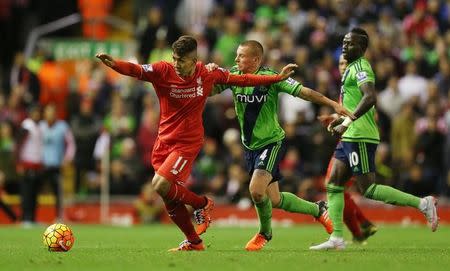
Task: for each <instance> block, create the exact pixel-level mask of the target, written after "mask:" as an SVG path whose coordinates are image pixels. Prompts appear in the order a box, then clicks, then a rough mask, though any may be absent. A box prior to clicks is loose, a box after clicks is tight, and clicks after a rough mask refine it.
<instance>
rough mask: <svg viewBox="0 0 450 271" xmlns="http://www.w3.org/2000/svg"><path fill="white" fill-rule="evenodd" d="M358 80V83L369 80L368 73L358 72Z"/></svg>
mask: <svg viewBox="0 0 450 271" xmlns="http://www.w3.org/2000/svg"><path fill="white" fill-rule="evenodd" d="M356 79H357V80H358V81H363V80H365V79H367V72H365V71H361V72H358V73H357V74H356Z"/></svg>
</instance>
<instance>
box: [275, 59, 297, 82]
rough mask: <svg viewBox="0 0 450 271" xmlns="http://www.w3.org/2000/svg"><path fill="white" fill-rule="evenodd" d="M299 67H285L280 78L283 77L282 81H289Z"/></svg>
mask: <svg viewBox="0 0 450 271" xmlns="http://www.w3.org/2000/svg"><path fill="white" fill-rule="evenodd" d="M297 67H298V65H297V64H292V63H291V64H287V65H286V66H284V67H283V69H282V70H281V72H280V74H279V76H280V77H281V80H285V79H288V78H289V76H291V75H293V74H294V70H295V69H296V68H297Z"/></svg>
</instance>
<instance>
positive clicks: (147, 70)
mask: <svg viewBox="0 0 450 271" xmlns="http://www.w3.org/2000/svg"><path fill="white" fill-rule="evenodd" d="M142 68H143V69H144V71H146V72H152V71H153V66H152V64H144V65H142Z"/></svg>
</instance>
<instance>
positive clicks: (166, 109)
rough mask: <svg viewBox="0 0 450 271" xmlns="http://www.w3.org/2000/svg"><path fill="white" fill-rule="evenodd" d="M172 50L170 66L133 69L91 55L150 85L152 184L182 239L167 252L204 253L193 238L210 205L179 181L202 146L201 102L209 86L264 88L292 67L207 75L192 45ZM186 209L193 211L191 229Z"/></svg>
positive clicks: (205, 223) (186, 40) (204, 224)
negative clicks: (156, 112) (156, 109)
mask: <svg viewBox="0 0 450 271" xmlns="http://www.w3.org/2000/svg"><path fill="white" fill-rule="evenodd" d="M172 50H173V63H168V62H164V61H160V62H156V63H152V64H145V65H137V64H133V63H130V62H124V61H118V60H114V59H113V58H112V57H111V56H109V55H106V54H97V58H99V59H100V60H101V61H102V62H103V63H104V64H105V65H107V66H108V67H111V68H112V69H114V70H115V71H117V72H119V73H121V74H124V75H128V76H132V77H136V78H137V79H139V80H143V81H148V82H151V83H152V84H153V86H154V88H155V91H156V94H157V95H158V99H159V104H160V121H159V130H158V138H157V140H156V143H155V146H154V149H153V153H152V164H153V167H154V169H155V172H156V173H155V176H154V177H153V180H152V185H153V187H154V189H155V190H156V191H157V192H158V194H159V195H160V196H161V197H162V198H163V200H164V203H165V205H166V209H167V212H168V213H169V216H170V218H171V219H172V221H173V222H174V223H175V224H176V225H177V226H178V227H179V228H180V229H181V231H182V232H183V233H184V234H185V236H186V240H184V241H183V242H181V244H180V245H179V247H177V248H174V249H171V250H170V251H185V250H204V245H203V242H202V240H201V239H200V237H199V235H200V234H202V233H204V232H205V231H206V229H207V228H208V227H209V224H210V222H211V214H210V213H211V210H212V208H213V205H214V204H213V201H212V200H211V199H209V198H207V197H204V196H198V195H196V194H195V193H193V192H191V191H189V190H188V189H187V188H186V187H184V186H183V182H184V181H185V180H186V179H187V178H188V177H189V175H190V172H191V169H192V165H193V162H194V160H195V158H196V157H197V154H198V153H199V151H200V149H201V147H202V145H203V140H204V139H203V134H204V132H203V124H202V122H203V120H202V113H203V109H204V107H205V102H206V98H207V97H208V96H209V95H210V93H211V91H212V89H213V86H214V84H228V85H239V86H256V85H269V84H272V83H275V82H278V81H281V80H284V79H286V78H288V77H289V76H290V75H291V74H292V73H293V69H294V68H295V67H297V65H295V64H289V65H287V66H285V67H284V68H283V70H282V72H281V73H280V74H278V75H275V76H260V75H253V74H245V75H233V74H230V73H229V72H228V71H226V70H224V69H217V70H214V71H212V72H208V70H207V69H206V68H205V66H204V65H203V64H202V63H200V62H197V41H196V40H195V39H194V38H192V37H190V36H181V37H180V38H179V39H178V40H176V41H175V42H174V43H173V44H172ZM186 205H190V206H192V208H193V209H194V210H195V211H194V219H195V221H196V224H197V229H196V230H195V229H194V226H193V224H192V222H191V218H190V214H189V212H188V210H187V209H186Z"/></svg>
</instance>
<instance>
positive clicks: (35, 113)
mask: <svg viewBox="0 0 450 271" xmlns="http://www.w3.org/2000/svg"><path fill="white" fill-rule="evenodd" d="M40 118H41V112H40V108H39V107H37V106H33V107H31V108H30V110H29V118H27V119H25V120H24V121H23V122H22V124H21V129H20V131H19V136H18V137H19V140H18V148H17V149H18V151H17V152H18V154H19V155H18V164H17V172H18V174H19V175H20V177H21V185H20V194H21V201H22V202H21V203H22V221H23V225H24V226H26V227H28V226H31V225H32V224H33V223H34V222H35V221H36V207H37V195H38V192H39V181H40V178H41V176H40V175H41V173H42V162H43V161H42V151H43V136H42V132H41V130H40V128H39V120H40Z"/></svg>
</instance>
